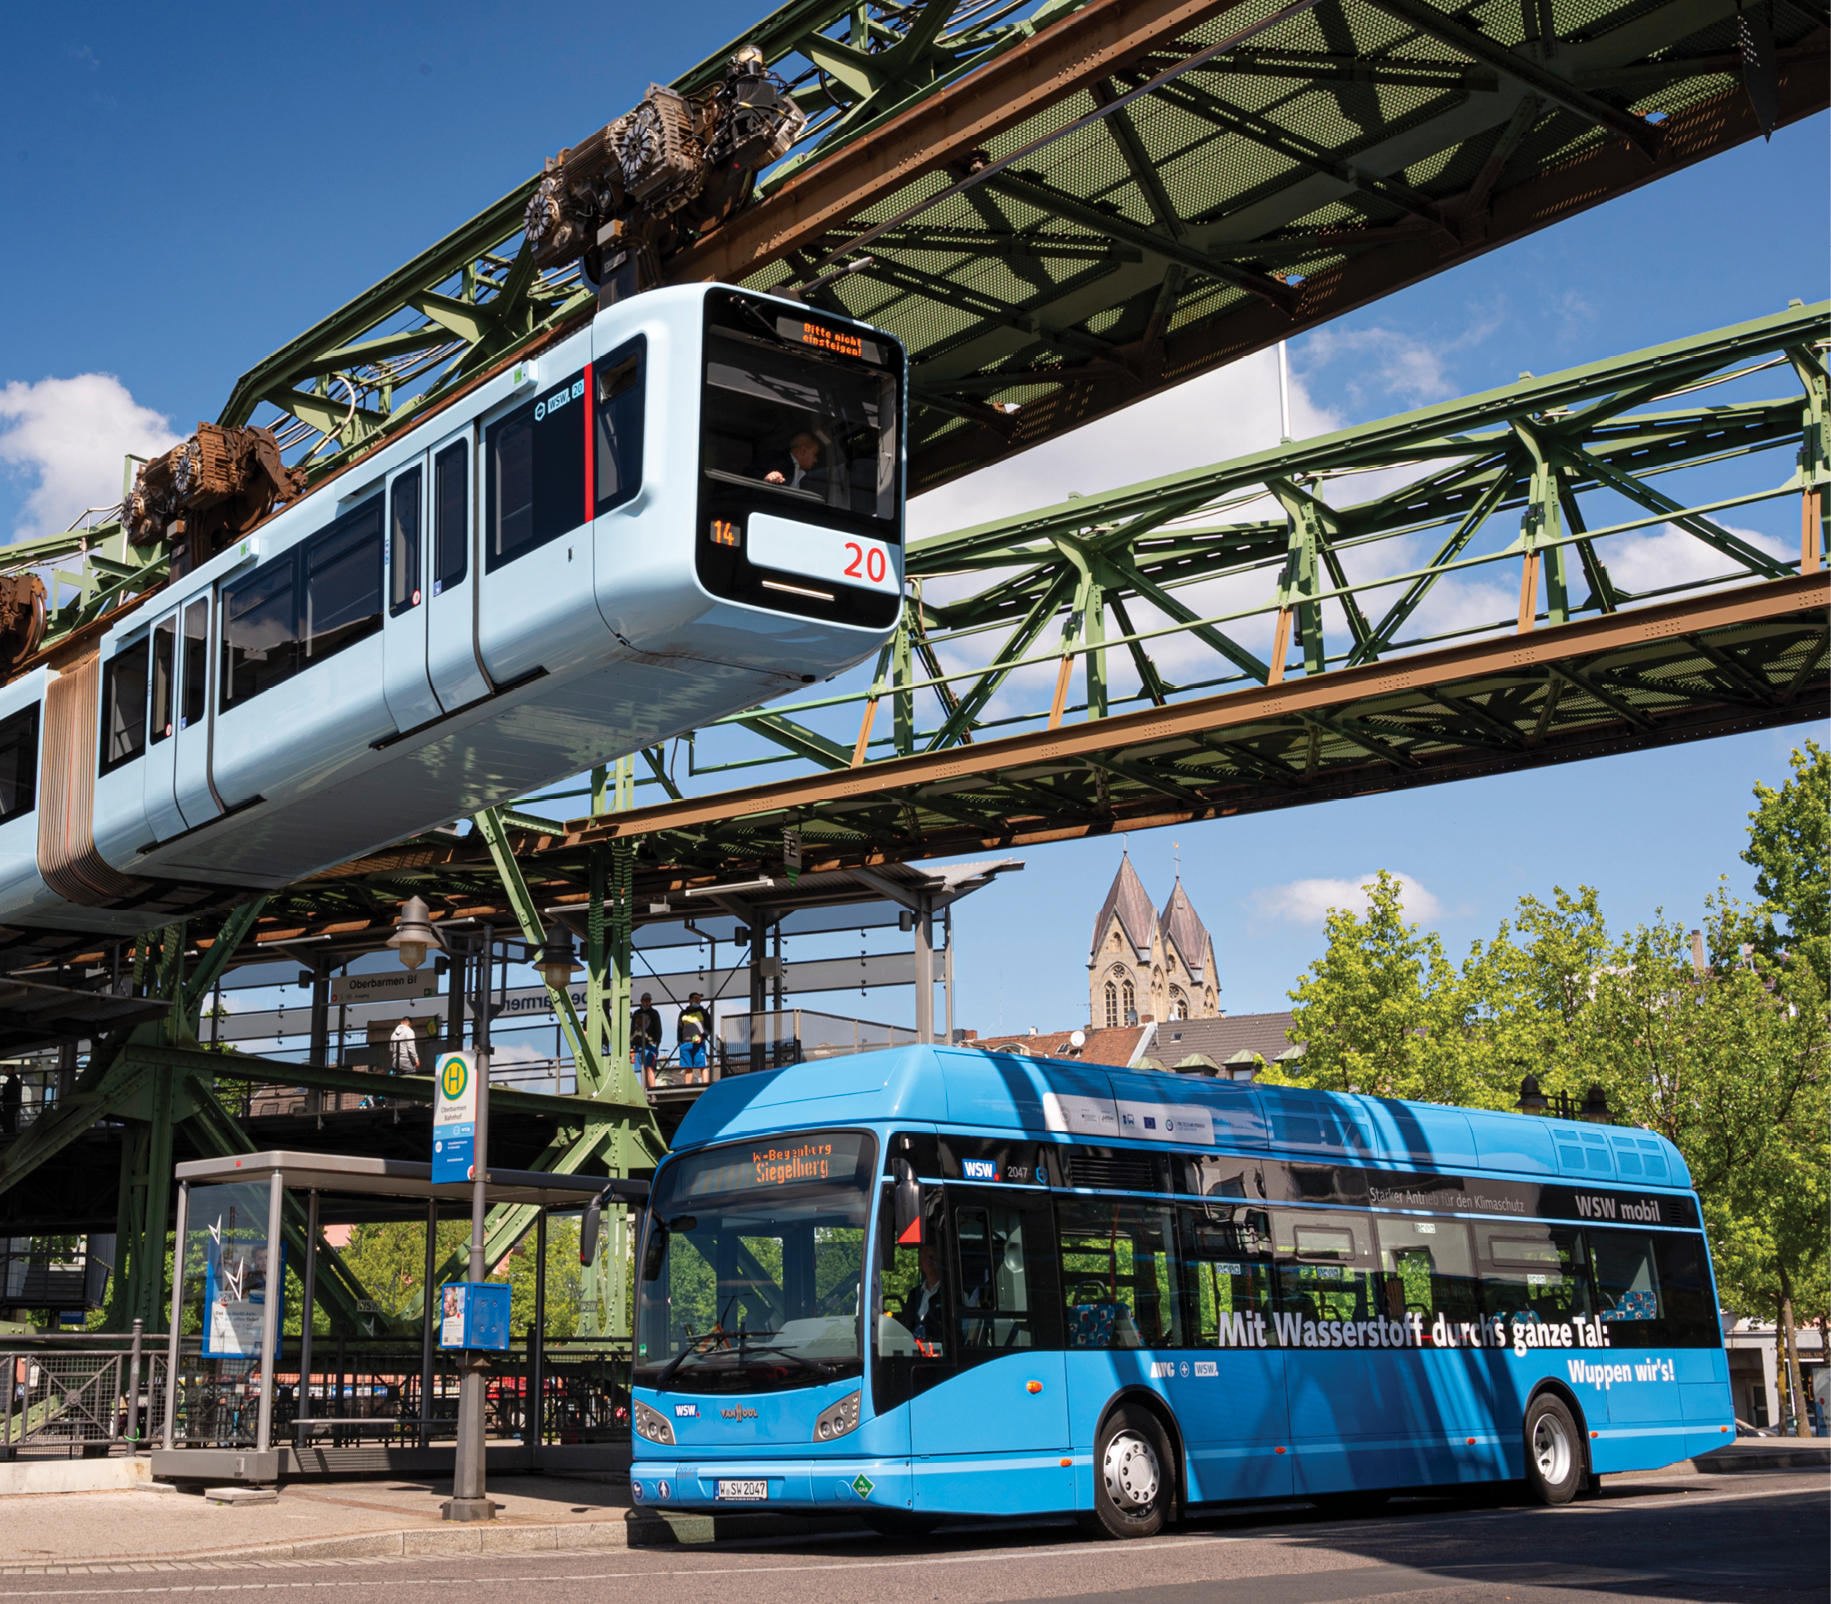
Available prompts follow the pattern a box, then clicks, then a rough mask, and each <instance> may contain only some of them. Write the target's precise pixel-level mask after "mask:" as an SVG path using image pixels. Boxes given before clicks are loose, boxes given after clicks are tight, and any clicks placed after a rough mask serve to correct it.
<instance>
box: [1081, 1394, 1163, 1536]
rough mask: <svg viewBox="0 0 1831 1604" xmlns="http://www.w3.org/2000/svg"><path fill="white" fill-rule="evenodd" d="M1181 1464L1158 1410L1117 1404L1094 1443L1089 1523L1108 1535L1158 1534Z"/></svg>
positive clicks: (1091, 1527) (1097, 1530)
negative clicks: (1091, 1515)
mask: <svg viewBox="0 0 1831 1604" xmlns="http://www.w3.org/2000/svg"><path fill="white" fill-rule="evenodd" d="M1175 1463H1176V1462H1175V1460H1174V1458H1173V1457H1172V1456H1171V1453H1170V1439H1169V1436H1168V1435H1167V1434H1166V1433H1165V1431H1164V1429H1163V1423H1162V1422H1161V1421H1159V1420H1158V1418H1157V1417H1156V1416H1155V1415H1154V1414H1152V1413H1151V1412H1150V1411H1149V1410H1148V1409H1139V1408H1135V1407H1132V1406H1129V1405H1127V1406H1121V1407H1120V1408H1118V1409H1115V1410H1114V1411H1113V1412H1112V1413H1111V1414H1110V1415H1108V1416H1107V1417H1106V1423H1105V1425H1103V1426H1102V1427H1101V1428H1100V1435H1099V1438H1098V1440H1097V1441H1096V1442H1095V1444H1094V1508H1093V1520H1092V1521H1091V1522H1089V1523H1088V1524H1089V1528H1090V1529H1091V1530H1093V1531H1094V1532H1095V1533H1096V1535H1101V1536H1106V1537H1155V1536H1156V1535H1157V1534H1158V1533H1159V1532H1160V1531H1162V1530H1163V1525H1164V1521H1165V1520H1166V1519H1167V1518H1168V1517H1169V1513H1170V1501H1171V1499H1172V1498H1173V1497H1174V1496H1175V1491H1176V1489H1175V1483H1174V1480H1173V1478H1174V1476H1175Z"/></svg>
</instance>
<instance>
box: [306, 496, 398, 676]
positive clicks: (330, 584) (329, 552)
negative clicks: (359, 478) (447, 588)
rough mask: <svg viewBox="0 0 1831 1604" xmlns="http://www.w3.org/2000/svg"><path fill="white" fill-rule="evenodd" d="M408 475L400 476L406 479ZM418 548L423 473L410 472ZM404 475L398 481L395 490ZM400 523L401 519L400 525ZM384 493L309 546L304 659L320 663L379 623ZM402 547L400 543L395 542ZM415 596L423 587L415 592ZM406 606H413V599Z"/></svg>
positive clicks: (339, 521) (333, 526)
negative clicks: (420, 493) (382, 496)
mask: <svg viewBox="0 0 1831 1604" xmlns="http://www.w3.org/2000/svg"><path fill="white" fill-rule="evenodd" d="M406 477H408V476H406V475H403V476H402V480H404V479H405V478H406ZM411 477H412V479H413V488H412V490H411V491H410V492H409V494H410V495H411V496H412V497H413V505H414V513H413V518H414V537H413V544H414V548H415V551H416V552H417V550H418V548H419V479H420V476H419V473H418V472H417V471H416V472H414V473H413V474H412V475H411ZM402 480H396V481H395V487H396V490H397V491H398V490H399V487H400V485H401V483H402ZM396 527H398V525H397V526H396ZM381 544H382V543H381V497H380V496H377V497H375V498H374V500H372V501H370V502H368V503H367V504H365V505H364V506H361V507H358V508H357V509H356V511H354V512H352V513H347V514H345V516H343V517H342V518H339V519H338V520H337V522H336V523H334V524H332V525H331V527H330V528H329V529H327V530H325V531H324V533H323V534H321V535H315V536H313V538H312V539H311V540H310V541H309V542H308V543H307V544H306V547H305V660H306V662H307V663H308V664H310V663H321V662H323V661H324V659H325V658H327V657H329V656H331V655H332V654H333V653H335V652H340V651H342V650H343V649H344V647H346V646H353V645H355V643H356V642H357V641H359V640H361V639H362V638H363V637H364V636H365V635H373V634H374V633H375V631H376V630H378V629H380V628H381ZM397 549H398V548H397ZM413 594H414V595H415V596H417V595H418V594H419V593H418V591H417V590H415V591H414V592H413ZM407 605H408V606H412V605H413V603H412V602H411V601H410V602H408V603H407Z"/></svg>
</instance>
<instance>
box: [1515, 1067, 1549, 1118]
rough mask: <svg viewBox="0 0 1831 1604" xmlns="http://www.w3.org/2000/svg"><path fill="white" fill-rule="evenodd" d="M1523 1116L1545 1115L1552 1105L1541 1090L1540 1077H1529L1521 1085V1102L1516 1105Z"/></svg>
mask: <svg viewBox="0 0 1831 1604" xmlns="http://www.w3.org/2000/svg"><path fill="white" fill-rule="evenodd" d="M1514 1106H1515V1107H1516V1108H1517V1109H1518V1110H1519V1111H1520V1112H1521V1113H1522V1114H1543V1113H1544V1112H1545V1110H1546V1109H1548V1108H1549V1107H1550V1106H1551V1104H1550V1103H1549V1102H1548V1101H1547V1100H1546V1097H1545V1094H1544V1093H1543V1092H1542V1091H1540V1090H1539V1083H1538V1077H1537V1076H1536V1075H1528V1076H1527V1077H1526V1078H1525V1079H1524V1080H1523V1081H1521V1082H1520V1083H1519V1102H1518V1103H1516V1104H1515V1105H1514Z"/></svg>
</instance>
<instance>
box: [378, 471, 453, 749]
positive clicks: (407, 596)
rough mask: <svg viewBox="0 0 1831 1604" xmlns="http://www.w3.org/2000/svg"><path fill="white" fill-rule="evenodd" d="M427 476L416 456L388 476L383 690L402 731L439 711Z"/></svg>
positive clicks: (417, 724) (383, 619) (434, 715)
mask: <svg viewBox="0 0 1831 1604" xmlns="http://www.w3.org/2000/svg"><path fill="white" fill-rule="evenodd" d="M426 476H427V462H426V459H425V458H424V457H420V458H416V459H415V460H414V461H413V462H412V463H411V464H410V465H409V466H407V467H405V468H402V469H401V470H400V471H399V472H398V473H396V474H395V475H394V477H393V478H392V479H390V480H389V481H388V510H387V519H388V538H387V542H386V544H385V547H384V550H385V551H386V553H387V580H386V582H387V602H388V605H387V607H386V609H385V610H384V613H383V617H382V639H383V646H382V694H383V696H384V698H385V699H386V701H387V704H388V713H389V716H390V717H392V718H393V720H394V726H395V728H396V729H398V730H403V731H404V730H411V729H415V728H417V727H418V726H419V725H421V724H426V723H429V722H431V721H432V720H433V719H435V718H437V717H438V716H439V704H438V700H437V698H436V697H434V696H433V694H432V682H431V681H430V680H429V679H428V678H427V677H426V613H427V608H426V589H427V586H426Z"/></svg>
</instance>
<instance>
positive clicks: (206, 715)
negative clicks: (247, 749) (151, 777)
mask: <svg viewBox="0 0 1831 1604" xmlns="http://www.w3.org/2000/svg"><path fill="white" fill-rule="evenodd" d="M210 606H211V602H210V597H209V595H208V594H207V593H206V594H204V595H202V596H194V597H192V599H191V600H190V601H188V602H186V603H185V604H184V608H183V611H182V612H181V613H180V614H179V625H178V674H177V685H176V692H175V695H174V698H173V700H174V702H175V703H176V711H177V717H176V718H175V719H173V721H172V725H173V728H172V740H171V746H172V789H173V791H174V793H175V795H176V797H177V802H178V809H179V811H180V812H181V813H182V814H183V815H184V822H185V824H186V826H187V827H189V828H192V829H195V828H196V827H197V826H198V825H200V824H203V823H204V822H205V821H207V820H209V819H213V818H215V817H216V815H217V814H219V813H221V812H222V810H223V805H222V798H221V797H219V796H218V795H217V794H216V787H215V786H214V785H213V784H212V783H211V780H210V742H211V740H212V737H213V734H214V729H213V721H214V719H215V705H216V698H215V697H214V696H213V695H212V694H211V685H212V683H213V681H214V679H215V676H214V675H213V674H212V673H211V669H212V667H213V666H214V664H215V661H216V656H215V653H214V652H213V651H212V650H211V648H210Z"/></svg>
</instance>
